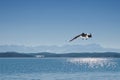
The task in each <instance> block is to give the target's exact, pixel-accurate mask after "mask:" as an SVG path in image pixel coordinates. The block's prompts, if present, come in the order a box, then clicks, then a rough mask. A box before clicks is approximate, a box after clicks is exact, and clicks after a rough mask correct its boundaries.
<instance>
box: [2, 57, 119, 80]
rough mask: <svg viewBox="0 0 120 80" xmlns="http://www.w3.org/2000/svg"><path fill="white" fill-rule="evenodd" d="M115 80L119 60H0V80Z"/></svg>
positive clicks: (117, 74)
mask: <svg viewBox="0 0 120 80" xmlns="http://www.w3.org/2000/svg"><path fill="white" fill-rule="evenodd" d="M119 79H120V59H119V58H0V80H119Z"/></svg>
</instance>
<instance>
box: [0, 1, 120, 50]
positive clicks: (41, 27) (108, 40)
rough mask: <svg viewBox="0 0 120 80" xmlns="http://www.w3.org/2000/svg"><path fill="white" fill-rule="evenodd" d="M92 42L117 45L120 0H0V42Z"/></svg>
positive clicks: (119, 38)
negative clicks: (89, 35)
mask: <svg viewBox="0 0 120 80" xmlns="http://www.w3.org/2000/svg"><path fill="white" fill-rule="evenodd" d="M81 32H85V33H92V34H93V38H92V39H89V40H80V39H77V40H76V41H73V42H71V43H69V42H68V40H69V39H71V38H73V37H74V36H76V35H78V34H80V33H81ZM92 43H95V44H100V45H102V46H103V47H111V48H120V0H0V45H11V44H12V45H26V46H37V45H66V44H70V45H72V44H82V45H83V44H92Z"/></svg>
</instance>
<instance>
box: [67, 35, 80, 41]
mask: <svg viewBox="0 0 120 80" xmlns="http://www.w3.org/2000/svg"><path fill="white" fill-rule="evenodd" d="M80 36H81V34H79V35H77V36H75V37H74V38H73V39H71V40H69V42H71V41H73V40H74V39H77V38H78V37H80Z"/></svg>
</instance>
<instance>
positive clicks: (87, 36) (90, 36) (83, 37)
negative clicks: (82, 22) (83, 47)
mask: <svg viewBox="0 0 120 80" xmlns="http://www.w3.org/2000/svg"><path fill="white" fill-rule="evenodd" d="M78 37H80V38H82V39H83V40H84V39H86V40H87V39H88V38H92V34H91V33H90V34H87V33H81V34H79V35H77V36H75V37H74V38H73V39H71V40H69V42H71V41H73V40H75V39H77V38H78Z"/></svg>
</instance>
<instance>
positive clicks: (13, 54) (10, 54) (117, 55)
mask: <svg viewBox="0 0 120 80" xmlns="http://www.w3.org/2000/svg"><path fill="white" fill-rule="evenodd" d="M0 57H1V58H2V57H3V58H4V57H33V58H34V57H42V58H43V57H44V58H47V57H97V58H99V57H113V58H120V53H116V52H104V53H103V52H101V53H100V52H99V53H97V52H96V53H87V52H86V53H62V54H56V53H48V52H41V53H17V52H1V53H0Z"/></svg>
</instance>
